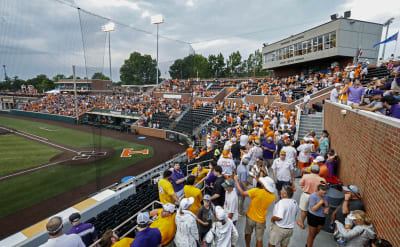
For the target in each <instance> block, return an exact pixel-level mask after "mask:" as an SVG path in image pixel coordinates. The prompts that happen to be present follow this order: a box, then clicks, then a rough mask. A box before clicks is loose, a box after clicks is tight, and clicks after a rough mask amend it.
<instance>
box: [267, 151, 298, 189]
mask: <svg viewBox="0 0 400 247" xmlns="http://www.w3.org/2000/svg"><path fill="white" fill-rule="evenodd" d="M272 170H273V174H274V181H275V184H276V189H277V190H278V195H279V197H280V190H281V189H282V186H283V185H290V186H291V185H292V184H293V182H294V172H293V170H294V167H293V163H292V161H291V160H290V161H289V160H287V159H286V152H285V151H283V150H282V151H281V156H280V157H279V158H276V159H275V160H274V163H273V164H272Z"/></svg>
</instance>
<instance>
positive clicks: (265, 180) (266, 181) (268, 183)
mask: <svg viewBox="0 0 400 247" xmlns="http://www.w3.org/2000/svg"><path fill="white" fill-rule="evenodd" d="M259 180H260V182H261V183H262V185H263V186H264V187H265V188H266V189H267V190H268V191H269V192H271V193H274V192H275V183H274V180H272V178H270V177H262V178H259Z"/></svg>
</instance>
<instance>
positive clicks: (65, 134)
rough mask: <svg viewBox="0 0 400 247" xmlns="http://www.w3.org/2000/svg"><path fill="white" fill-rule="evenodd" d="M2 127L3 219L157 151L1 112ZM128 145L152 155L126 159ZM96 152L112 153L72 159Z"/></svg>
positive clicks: (0, 195) (0, 210)
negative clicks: (82, 154)
mask: <svg viewBox="0 0 400 247" xmlns="http://www.w3.org/2000/svg"><path fill="white" fill-rule="evenodd" d="M0 126H1V127H2V130H3V133H1V135H0V218H1V217H4V216H7V215H9V214H12V213H14V212H17V211H19V210H21V209H24V208H26V207H28V206H31V205H34V204H36V203H39V202H41V201H44V200H46V199H49V198H51V197H54V196H56V195H59V194H61V193H64V192H66V191H69V190H72V189H74V188H76V187H78V186H80V185H84V184H87V183H90V182H92V181H94V180H96V179H98V178H101V177H103V176H105V175H107V174H110V173H112V172H115V171H118V170H120V169H122V168H126V167H128V166H132V165H134V164H135V163H138V162H140V161H142V160H145V159H148V158H150V157H151V156H152V155H153V149H152V147H150V146H146V145H140V144H136V143H133V142H128V141H123V140H118V139H115V138H110V137H105V136H101V135H98V134H96V133H88V132H83V131H79V130H74V129H71V128H63V127H60V126H56V125H50V124H46V123H43V122H36V121H27V120H21V119H15V118H8V117H1V116H0ZM6 130H10V132H7V131H6ZM11 130H12V131H11ZM125 148H131V149H132V150H145V149H147V150H148V154H147V155H146V154H134V155H132V156H131V157H127V158H122V157H121V153H122V151H123V149H125ZM90 150H96V151H98V152H105V153H107V155H105V156H103V157H92V158H91V159H87V160H86V159H83V160H75V161H74V160H72V158H73V157H75V156H79V152H81V151H90ZM83 158H86V157H83ZM127 175H129V174H127ZM60 210H62V209H60Z"/></svg>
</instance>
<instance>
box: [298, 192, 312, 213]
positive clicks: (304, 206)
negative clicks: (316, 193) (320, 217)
mask: <svg viewBox="0 0 400 247" xmlns="http://www.w3.org/2000/svg"><path fill="white" fill-rule="evenodd" d="M309 202H310V194H307V193H305V192H303V193H302V194H301V196H300V202H299V208H300V209H301V210H302V211H306V212H307V211H308V206H309Z"/></svg>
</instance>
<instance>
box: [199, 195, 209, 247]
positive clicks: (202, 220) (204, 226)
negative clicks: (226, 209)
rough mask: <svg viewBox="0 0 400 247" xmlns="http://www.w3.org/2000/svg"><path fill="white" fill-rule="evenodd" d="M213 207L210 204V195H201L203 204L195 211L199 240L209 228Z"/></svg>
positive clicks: (201, 239)
mask: <svg viewBox="0 0 400 247" xmlns="http://www.w3.org/2000/svg"><path fill="white" fill-rule="evenodd" d="M212 215H213V208H212V205H211V196H210V195H208V194H206V195H204V197H203V206H201V208H200V209H199V211H198V212H197V218H196V221H197V227H198V229H199V235H200V241H203V239H204V236H205V235H206V234H207V232H208V231H209V230H210V228H211V224H212V218H213V216H212Z"/></svg>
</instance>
